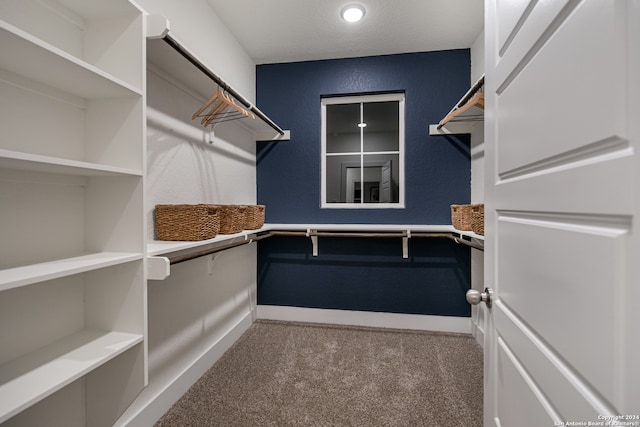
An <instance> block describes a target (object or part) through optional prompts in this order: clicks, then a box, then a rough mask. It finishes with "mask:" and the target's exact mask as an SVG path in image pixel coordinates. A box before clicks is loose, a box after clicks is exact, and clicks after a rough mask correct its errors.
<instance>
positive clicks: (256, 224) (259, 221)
mask: <svg viewBox="0 0 640 427" xmlns="http://www.w3.org/2000/svg"><path fill="white" fill-rule="evenodd" d="M264 210H265V206H264V205H247V206H245V211H244V229H245V230H257V229H258V228H260V227H262V226H263V225H264Z"/></svg>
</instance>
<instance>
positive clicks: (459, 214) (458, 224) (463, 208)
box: [451, 205, 471, 231]
mask: <svg viewBox="0 0 640 427" xmlns="http://www.w3.org/2000/svg"><path fill="white" fill-rule="evenodd" d="M451 224H453V226H454V227H455V228H456V229H457V230H464V231H469V230H471V205H451Z"/></svg>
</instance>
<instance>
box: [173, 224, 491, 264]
mask: <svg viewBox="0 0 640 427" xmlns="http://www.w3.org/2000/svg"><path fill="white" fill-rule="evenodd" d="M271 236H289V237H312V236H317V237H365V238H368V237H372V238H386V237H395V238H398V237H409V234H408V233H407V232H406V231H403V232H401V233H397V232H389V233H348V232H330V231H321V232H317V231H315V232H310V233H307V232H306V231H267V232H265V233H262V234H258V235H256V236H255V237H251V238H248V239H247V240H243V241H241V242H234V243H228V244H226V245H221V246H216V247H214V248H209V249H203V250H201V251H197V252H191V253H188V254H183V255H176V256H173V257H168V258H169V264H171V265H174V264H179V263H181V262H185V261H189V260H192V259H195V258H200V257H203V256H207V255H212V254H214V253H216V252H221V251H224V250H227V249H231V248H235V247H238V246H243V245H247V244H249V243H252V242H257V241H260V240H263V239H266V238H268V237H271ZM411 237H439V238H446V239H449V240H453V241H454V242H456V243H458V244H462V245H465V246H469V247H472V248H474V249H478V250H480V251H484V247H483V246H482V245H478V244H476V243H473V242H470V241H468V240H465V239H462V238H458V237H455V236H453V235H452V234H451V233H429V232H426V233H425V232H423V233H420V232H415V233H411Z"/></svg>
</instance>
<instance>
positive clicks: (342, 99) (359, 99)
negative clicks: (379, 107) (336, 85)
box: [320, 92, 406, 209]
mask: <svg viewBox="0 0 640 427" xmlns="http://www.w3.org/2000/svg"><path fill="white" fill-rule="evenodd" d="M404 98H405V97H404V93H402V92H398V93H385V94H378V95H355V96H339V97H331V98H322V99H321V136H320V140H321V167H320V173H321V176H320V207H321V208H322V209H404V207H405V199H404V193H405V187H406V184H405V173H404V156H405V150H404V139H405V135H404V134H405V132H404V113H405V112H404V102H405V100H404ZM388 101H397V102H398V116H399V117H398V125H399V131H398V151H379V152H378V151H375V152H371V151H368V152H365V151H364V129H363V128H360V151H359V152H353V153H350V152H349V153H340V154H339V155H343V156H347V155H359V156H360V162H361V164H363V162H364V156H365V155H375V154H397V155H398V158H399V161H398V168H399V170H398V181H399V182H398V192H399V194H398V202H397V203H365V202H364V198H362V200H361V201H360V202H359V203H329V202H327V126H326V125H327V105H336V104H358V103H359V104H360V112H361V115H362V105H363V104H364V103H367V102H388ZM329 155H330V156H331V155H332V154H329ZM361 173H364V172H363V168H361ZM361 181H362V178H361Z"/></svg>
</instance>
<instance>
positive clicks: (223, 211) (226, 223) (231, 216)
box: [210, 205, 246, 234]
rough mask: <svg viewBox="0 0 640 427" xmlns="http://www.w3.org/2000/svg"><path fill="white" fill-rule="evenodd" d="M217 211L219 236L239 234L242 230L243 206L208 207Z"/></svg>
mask: <svg viewBox="0 0 640 427" xmlns="http://www.w3.org/2000/svg"><path fill="white" fill-rule="evenodd" d="M210 206H215V207H216V208H217V209H218V215H219V216H220V231H219V233H220V234H234V233H240V232H241V231H242V230H244V212H245V210H246V208H245V206H240V205H210Z"/></svg>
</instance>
